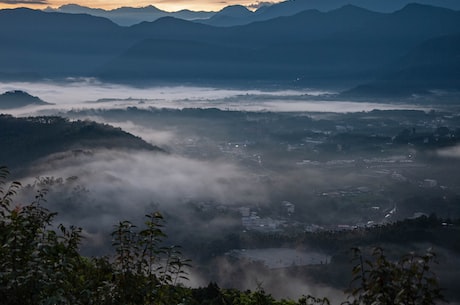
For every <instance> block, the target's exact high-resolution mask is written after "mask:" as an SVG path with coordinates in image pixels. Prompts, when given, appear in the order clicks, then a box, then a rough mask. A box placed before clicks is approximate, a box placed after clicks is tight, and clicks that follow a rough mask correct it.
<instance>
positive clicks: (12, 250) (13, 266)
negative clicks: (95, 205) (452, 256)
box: [0, 167, 443, 305]
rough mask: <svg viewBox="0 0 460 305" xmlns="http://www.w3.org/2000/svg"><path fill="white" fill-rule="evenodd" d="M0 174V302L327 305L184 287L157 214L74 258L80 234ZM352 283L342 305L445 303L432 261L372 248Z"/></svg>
mask: <svg viewBox="0 0 460 305" xmlns="http://www.w3.org/2000/svg"><path fill="white" fill-rule="evenodd" d="M8 174H9V172H8V170H7V169H6V168H5V167H1V168H0V298H1V299H2V304H5V305H10V304H23V305H27V304H124V305H126V304H133V305H134V304H137V305H141V304H165V305H166V304H168V305H169V304H189V305H195V304H196V305H198V304H215V305H220V304H222V305H224V304H225V305H226V304H235V305H236V304H238V305H262V304H263V305H296V304H299V305H307V304H329V301H328V299H327V298H316V297H313V296H310V295H309V296H305V297H302V298H300V299H299V300H298V301H294V300H279V301H278V300H275V299H274V298H273V297H272V296H271V295H269V294H267V293H265V291H264V290H263V289H262V288H261V287H260V288H259V289H258V290H257V291H254V292H251V291H244V292H243V291H239V290H236V289H222V288H219V287H218V285H217V284H215V283H210V284H209V285H208V286H207V287H203V288H194V289H192V288H187V287H186V286H184V284H183V282H182V280H187V268H188V267H190V261H189V260H187V259H184V258H183V257H182V255H181V252H180V250H179V248H178V247H176V246H170V245H167V243H165V238H166V235H165V234H164V231H163V229H162V228H163V225H164V219H163V217H162V216H161V214H160V213H158V212H154V213H151V214H148V215H146V219H145V222H144V225H143V226H142V227H139V228H138V227H136V225H134V224H133V223H131V222H129V221H121V222H119V223H118V225H115V229H114V231H113V232H112V234H111V235H112V245H113V248H114V251H113V254H112V255H111V256H110V257H107V256H105V257H92V258H88V257H84V256H82V255H80V254H79V252H78V250H79V246H80V244H81V241H82V238H83V236H82V229H81V228H77V227H73V226H70V227H68V228H67V227H65V226H63V225H58V226H56V225H55V224H53V219H54V217H55V216H56V213H53V212H50V211H49V210H47V209H46V208H45V207H44V206H43V202H44V201H45V199H44V197H45V192H44V191H39V192H38V193H37V195H36V197H35V200H34V201H33V202H32V203H30V204H26V205H19V204H17V203H16V202H15V201H14V196H15V194H16V192H17V191H18V190H19V188H20V187H21V184H20V183H19V182H13V183H11V184H6V183H5V181H6V179H7V177H8ZM354 258H355V259H356V260H357V263H356V265H355V267H354V268H353V270H352V275H353V281H352V284H351V287H350V291H348V292H347V294H348V298H347V300H346V301H345V302H344V304H353V305H355V304H356V305H357V304H436V302H437V301H438V300H443V296H442V294H441V290H440V288H439V284H438V279H437V278H436V276H435V274H434V273H432V272H431V270H430V265H431V263H432V262H433V260H434V259H435V255H434V254H433V253H432V252H430V251H428V252H427V253H426V254H424V255H416V254H410V255H408V256H405V257H403V258H401V259H400V260H398V261H392V260H390V259H388V258H387V257H386V256H385V255H384V252H383V250H382V249H380V248H377V249H376V250H374V253H373V254H372V258H370V259H366V258H365V256H364V254H363V253H362V252H361V251H360V250H359V249H356V250H355V254H354Z"/></svg>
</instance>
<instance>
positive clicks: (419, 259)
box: [343, 248, 444, 305]
mask: <svg viewBox="0 0 460 305" xmlns="http://www.w3.org/2000/svg"><path fill="white" fill-rule="evenodd" d="M435 257H436V256H435V254H434V253H433V252H432V251H431V249H429V250H428V251H427V252H426V253H425V254H423V255H418V254H415V253H410V254H408V255H405V256H403V257H402V258H400V259H399V260H397V261H391V260H389V259H388V258H387V257H386V256H385V254H384V251H383V249H382V248H375V249H374V250H373V252H372V259H364V255H363V253H362V252H361V250H360V249H358V248H354V249H353V259H354V261H357V264H356V265H355V266H354V268H353V270H352V275H353V279H352V282H351V284H352V285H351V288H350V290H349V291H348V293H349V299H348V300H347V301H346V302H344V303H343V304H346V305H371V304H372V305H380V304H381V305H394V304H401V305H402V304H404V305H434V304H436V302H437V301H443V300H444V297H443V296H442V294H441V289H440V287H439V283H438V279H437V278H436V275H435V274H434V273H433V272H432V271H431V270H430V264H431V263H433V262H434V261H435Z"/></svg>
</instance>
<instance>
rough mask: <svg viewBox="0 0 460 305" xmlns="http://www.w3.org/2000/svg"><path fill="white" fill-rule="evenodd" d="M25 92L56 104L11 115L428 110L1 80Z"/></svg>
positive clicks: (281, 95) (289, 96)
mask: <svg viewBox="0 0 460 305" xmlns="http://www.w3.org/2000/svg"><path fill="white" fill-rule="evenodd" d="M11 90H22V91H26V92H28V93H29V94H31V95H33V96H38V97H39V98H41V99H42V100H44V101H45V102H48V103H52V104H54V105H50V106H41V107H26V108H24V109H16V110H11V111H9V113H11V114H14V115H18V116H26V115H34V114H52V113H55V112H58V111H67V110H70V109H87V108H98V109H112V108H125V107H128V106H136V107H138V108H149V107H156V108H178V109H182V108H218V109H223V110H226V109H228V110H242V111H274V112H291V111H292V112H297V111H307V112H338V113H343V112H358V111H370V110H373V109H381V110H390V109H425V108H423V107H420V106H415V105H406V104H399V103H398V104H396V103H395V104H384V103H373V102H358V103H357V102H352V101H324V100H321V96H324V95H327V94H334V93H336V92H329V91H322V90H316V89H302V90H282V89H280V90H238V89H219V88H211V87H192V86H190V87H188V86H171V87H165V86H161V87H150V88H135V87H130V86H124V85H115V84H107V83H100V82H98V81H96V80H94V79H77V80H68V81H67V82H62V83H55V82H51V81H50V82H41V83H28V82H14V83H0V92H1V93H3V92H6V91H11Z"/></svg>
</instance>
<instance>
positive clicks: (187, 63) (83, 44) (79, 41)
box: [0, 4, 460, 87]
mask: <svg viewBox="0 0 460 305" xmlns="http://www.w3.org/2000/svg"><path fill="white" fill-rule="evenodd" d="M230 12H231V13H232V14H233V16H238V15H239V14H246V13H244V9H243V10H242V9H241V7H234V11H233V10H230ZM249 14H251V13H249ZM230 15H231V14H230ZM456 33H460V12H457V11H453V10H449V9H444V8H438V7H432V6H426V5H419V4H412V5H408V6H406V7H404V8H403V9H401V10H399V11H396V12H394V13H391V14H386V13H376V12H371V11H369V10H366V9H362V8H359V7H356V6H351V5H348V6H344V7H341V8H339V9H336V10H333V11H330V12H327V13H323V12H320V11H317V10H308V11H304V12H301V13H299V14H296V15H293V16H288V17H279V18H275V19H271V20H267V21H261V22H255V23H251V24H248V25H244V26H235V27H214V26H209V25H205V24H199V23H194V22H189V21H185V20H181V19H177V18H172V17H165V18H161V19H158V20H156V21H154V22H142V23H140V24H136V25H133V26H131V27H121V26H118V25H116V24H115V23H113V22H111V21H109V20H107V19H104V18H101V17H94V16H90V15H86V14H63V13H45V12H42V11H33V10H29V9H16V10H2V11H0V40H1V41H2V48H0V67H1V70H0V77H3V78H5V77H7V76H8V75H10V76H11V78H13V77H14V76H15V75H19V74H21V73H22V74H24V75H25V74H28V75H29V74H30V75H41V76H42V77H51V78H59V77H67V76H93V77H94V76H96V77H100V78H102V79H103V80H108V81H117V82H127V83H129V82H131V83H138V82H146V83H148V82H158V81H162V80H167V81H181V82H183V81H186V82H198V81H200V82H201V81H206V82H207V81H210V82H214V81H226V82H230V83H231V82H244V83H248V82H258V81H261V82H265V81H268V82H272V83H277V82H281V83H291V84H294V85H299V86H312V85H318V84H322V85H324V84H326V85H328V86H339V87H340V86H341V87H343V86H350V87H351V86H356V85H357V84H360V83H361V84H362V83H368V82H370V81H371V80H374V79H376V78H378V77H380V76H381V75H383V74H384V72H389V70H388V69H389V67H390V66H391V65H392V64H395V63H396V62H397V61H398V60H399V59H400V58H401V57H402V56H403V55H404V54H407V53H408V52H410V51H411V50H413V49H414V48H416V47H417V46H418V45H420V44H421V43H423V42H424V41H427V40H429V39H433V38H436V37H439V36H442V35H454V34H456ZM19 37H20V39H19ZM387 70H388V71H387Z"/></svg>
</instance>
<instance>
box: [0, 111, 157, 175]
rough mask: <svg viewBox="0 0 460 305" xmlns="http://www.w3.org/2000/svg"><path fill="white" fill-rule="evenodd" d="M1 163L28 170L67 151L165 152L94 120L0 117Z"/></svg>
mask: <svg viewBox="0 0 460 305" xmlns="http://www.w3.org/2000/svg"><path fill="white" fill-rule="evenodd" d="M0 130H2V132H1V133H0V143H2V150H1V151H0V160H8V162H9V163H8V166H9V168H11V169H16V168H18V169H24V168H27V165H29V163H30V162H32V161H34V160H37V159H40V158H44V157H47V156H49V155H50V154H55V153H60V152H64V151H74V152H75V153H78V152H79V151H80V152H81V151H82V150H84V149H94V148H106V149H112V148H123V149H137V150H147V151H156V152H162V151H163V150H161V149H160V148H158V147H155V146H153V145H151V144H148V143H146V142H145V141H143V140H142V139H140V138H138V137H135V136H133V135H131V134H129V133H127V132H125V131H123V130H121V129H120V128H114V127H112V126H110V125H107V124H98V123H96V122H92V121H80V120H75V121H70V120H69V119H66V118H63V117H60V116H46V117H45V116H39V117H26V118H16V117H13V116H11V115H6V114H0Z"/></svg>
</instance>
